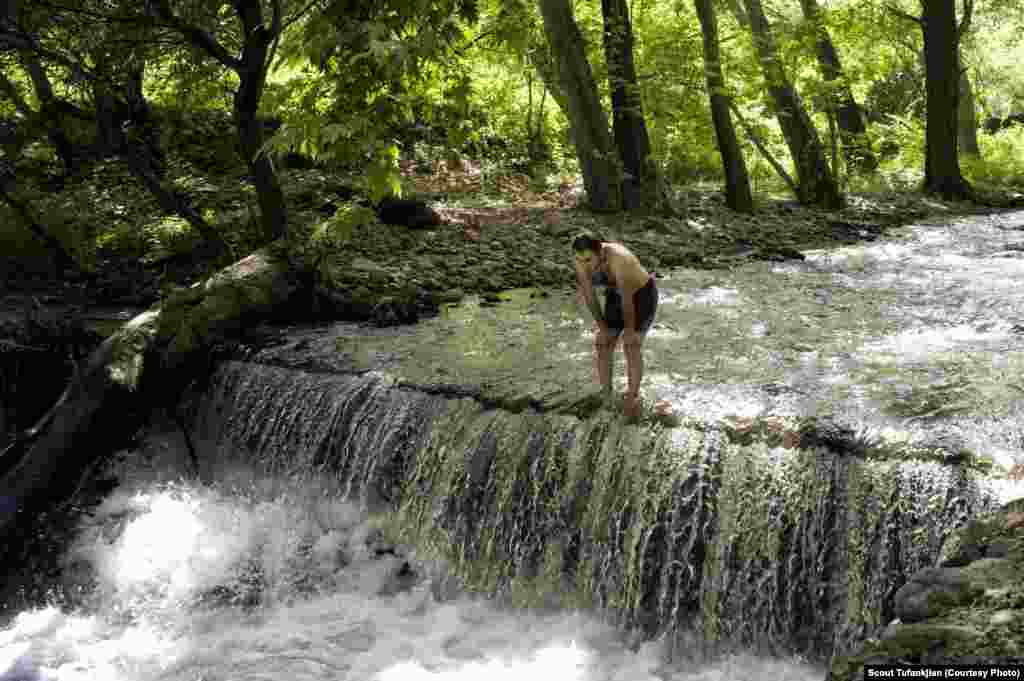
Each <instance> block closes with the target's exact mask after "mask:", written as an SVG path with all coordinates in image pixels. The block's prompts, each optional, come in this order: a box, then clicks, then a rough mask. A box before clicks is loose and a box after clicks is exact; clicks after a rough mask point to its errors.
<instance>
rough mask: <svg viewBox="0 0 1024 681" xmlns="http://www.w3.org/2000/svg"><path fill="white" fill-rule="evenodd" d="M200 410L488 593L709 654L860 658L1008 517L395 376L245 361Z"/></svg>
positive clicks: (242, 450) (910, 484)
mask: <svg viewBox="0 0 1024 681" xmlns="http://www.w3.org/2000/svg"><path fill="white" fill-rule="evenodd" d="M191 409H192V413H193V423H194V430H195V432H196V434H197V437H198V438H199V439H200V440H201V441H204V442H207V443H211V444H216V447H217V448H219V449H220V450H221V451H227V450H230V451H232V452H235V453H239V454H240V455H242V456H244V457H246V458H247V459H248V460H249V461H251V462H254V463H257V464H258V465H260V466H263V467H265V468H267V469H268V470H270V471H274V472H276V473H279V474H289V473H295V474H297V475H298V474H302V475H309V474H318V475H323V476H330V477H331V478H333V480H334V481H335V482H336V483H337V484H339V485H340V486H341V488H342V489H344V490H346V492H347V493H348V495H349V496H350V497H351V498H353V499H355V500H358V501H359V502H360V503H362V504H363V505H365V506H366V507H367V508H369V509H370V510H371V511H375V512H385V511H386V512H390V513H392V514H393V517H394V518H395V521H394V522H395V526H396V527H397V529H398V530H399V531H400V533H401V535H402V537H403V538H404V539H406V540H408V541H410V543H413V544H415V545H416V546H417V547H422V548H423V550H425V551H432V552H435V553H437V554H439V555H441V556H443V557H445V558H446V559H447V560H448V561H450V563H451V564H452V565H453V566H454V567H455V569H456V570H457V571H458V573H459V574H460V575H461V576H462V577H463V578H464V579H465V581H466V583H467V584H468V585H470V586H471V587H473V588H475V589H479V590H481V591H484V592H486V593H489V594H496V595H500V596H502V597H506V598H509V599H512V601H513V602H516V603H518V604H522V605H540V604H543V603H556V604H557V605H560V606H564V607H580V608H587V609H596V610H598V611H600V612H602V613H603V614H604V615H605V616H606V617H607V618H608V619H609V620H610V621H612V622H613V623H615V624H616V625H619V626H622V627H626V628H629V629H633V630H636V631H637V632H639V633H640V634H642V635H643V636H644V637H646V638H653V637H659V636H666V637H668V640H670V641H681V642H682V641H685V642H686V646H685V647H686V648H687V649H688V650H693V648H694V646H696V647H697V648H698V649H700V650H701V651H702V654H714V653H720V652H726V651H729V650H736V649H739V648H746V649H750V648H754V649H757V650H765V651H775V652H783V651H788V652H800V653H806V654H810V655H812V656H814V657H816V658H819V659H824V658H828V657H829V656H830V655H831V654H833V653H834V652H837V653H838V652H843V651H846V650H848V649H849V648H850V647H851V646H852V645H853V644H854V643H855V642H856V641H858V640H860V639H862V638H863V637H864V636H866V635H869V634H870V632H872V631H874V630H875V629H877V627H879V626H880V625H884V624H885V623H886V621H887V620H888V619H889V618H891V612H890V608H891V599H892V595H893V593H894V592H895V589H896V588H897V587H899V586H900V585H901V584H902V583H903V581H904V580H905V578H906V577H908V576H909V575H910V574H912V573H913V572H915V571H916V570H918V569H920V568H922V567H926V566H930V565H934V564H935V562H936V560H937V556H938V555H939V552H940V550H941V548H942V545H943V541H944V540H945V537H946V536H947V534H948V532H949V531H950V530H951V529H953V528H954V527H956V526H958V525H960V524H962V523H963V522H965V521H966V519H967V518H968V517H970V516H972V515H974V514H976V513H977V512H979V511H981V510H984V509H987V508H990V507H992V506H994V505H995V503H996V501H995V498H994V496H993V495H992V494H990V493H989V492H988V491H986V488H985V487H984V486H983V485H981V484H979V483H978V482H977V481H976V480H975V479H974V478H973V477H972V476H971V475H970V474H968V473H967V472H965V471H963V470H961V469H958V468H955V467H949V466H942V465H939V464H936V463H923V462H914V461H909V462H900V461H876V460H870V459H869V460H861V459H856V458H853V457H849V456H841V455H838V454H835V453H833V452H831V451H829V450H827V449H825V448H821V447H819V448H814V449H808V450H803V449H782V448H770V447H768V446H767V445H765V444H763V443H755V444H752V445H740V444H737V443H734V442H731V441H730V440H729V438H728V437H727V436H726V434H725V432H724V431H723V430H721V429H718V428H716V427H713V426H708V425H705V426H696V425H684V426H682V427H678V428H673V429H661V428H658V427H637V426H629V425H625V424H624V423H623V422H621V420H620V419H618V418H617V416H616V415H614V414H612V413H610V412H599V413H598V414H597V415H595V416H594V417H593V418H590V419H586V420H581V419H578V418H576V417H574V416H569V415H564V414H557V413H552V412H547V413H543V412H538V411H535V410H533V409H523V410H521V411H518V412H512V411H507V410H504V409H500V408H495V407H493V406H487V405H482V404H480V403H479V402H477V401H475V400H473V399H471V398H468V397H448V396H445V395H443V394H438V392H437V391H436V390H434V391H432V392H429V393H428V392H426V391H423V390H417V389H416V388H414V387H411V386H408V385H400V384H398V383H396V382H395V381H394V380H392V379H390V378H389V377H387V376H386V375H383V374H380V373H375V372H366V373H361V374H337V373H315V372H311V371H304V370H298V369H295V368H281V367H277V366H271V365H267V364H258V363H253V362H242V361H225V362H223V363H221V364H220V365H219V367H218V369H217V370H216V372H215V373H214V374H213V376H212V377H211V378H210V381H209V384H208V385H207V386H206V388H205V391H204V392H203V393H202V394H201V395H198V396H197V397H195V398H194V399H193V400H191ZM213 451H216V450H213ZM681 647H682V646H681Z"/></svg>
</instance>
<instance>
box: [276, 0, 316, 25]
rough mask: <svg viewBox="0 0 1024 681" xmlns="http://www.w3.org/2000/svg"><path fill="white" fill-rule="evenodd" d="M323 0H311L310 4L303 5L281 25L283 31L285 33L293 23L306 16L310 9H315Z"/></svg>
mask: <svg viewBox="0 0 1024 681" xmlns="http://www.w3.org/2000/svg"><path fill="white" fill-rule="evenodd" d="M321 2H322V0H311V1H310V3H309V4H308V5H306V6H305V7H303V8H302V9H301V10H299V11H298V12H296V13H295V14H293V15H292V16H290V17H288V20H287V21H285V22H284V25H283V26H281V32H282V33H283V32H284V31H287V30H288V29H289V28H290V27H291V25H292V24H294V23H295V22H296V21H298V20H299V19H301V18H302V17H304V16H305V15H306V13H307V12H309V10H311V9H313V7H315V6H316V5H319V4H320V3H321Z"/></svg>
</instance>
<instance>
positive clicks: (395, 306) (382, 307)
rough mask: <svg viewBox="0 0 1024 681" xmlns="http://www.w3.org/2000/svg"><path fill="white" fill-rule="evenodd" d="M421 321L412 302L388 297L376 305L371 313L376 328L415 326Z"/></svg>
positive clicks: (371, 319) (371, 320)
mask: <svg viewBox="0 0 1024 681" xmlns="http://www.w3.org/2000/svg"><path fill="white" fill-rule="evenodd" d="M418 320H419V311H418V309H417V307H416V304H415V303H414V302H413V301H411V300H400V299H398V298H394V297H392V296H386V297H384V298H381V300H380V301H379V302H378V303H376V304H375V305H374V306H373V308H372V310H371V312H370V322H371V323H372V324H373V325H374V326H381V327H385V326H399V325H401V324H415V323H416V322H417V321H418Z"/></svg>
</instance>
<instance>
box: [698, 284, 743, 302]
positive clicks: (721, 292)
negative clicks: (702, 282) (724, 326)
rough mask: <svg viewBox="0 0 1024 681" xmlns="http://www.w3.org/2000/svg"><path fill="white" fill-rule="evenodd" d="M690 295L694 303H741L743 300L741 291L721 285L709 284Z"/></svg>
mask: <svg viewBox="0 0 1024 681" xmlns="http://www.w3.org/2000/svg"><path fill="white" fill-rule="evenodd" d="M688 297H689V300H690V303H691V304H692V305H739V304H740V303H741V302H742V297H741V295H740V292H739V291H737V290H736V289H734V288H723V287H721V286H709V287H708V288H705V289H702V290H699V291H696V292H694V293H691V294H689V296H688Z"/></svg>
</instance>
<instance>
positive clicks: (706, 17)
mask: <svg viewBox="0 0 1024 681" xmlns="http://www.w3.org/2000/svg"><path fill="white" fill-rule="evenodd" d="M694 5H695V7H696V10H697V18H698V19H699V20H700V29H701V33H702V35H703V38H704V75H705V79H706V81H707V88H708V98H709V99H710V102H711V119H712V121H713V122H714V124H715V137H716V139H717V140H718V151H719V154H720V155H721V156H722V168H723V170H724V172H725V203H726V205H728V206H729V207H730V208H732V209H733V210H735V211H741V212H744V213H750V212H752V211H753V210H754V199H753V196H751V193H750V176H749V175H748V174H747V164H746V162H745V161H744V160H743V151H742V150H741V149H740V144H739V140H738V139H737V138H736V128H734V127H733V124H732V117H731V116H730V115H729V96H728V95H727V94H726V92H725V76H724V75H723V74H722V61H721V54H720V51H719V45H718V20H717V18H716V16H715V6H714V3H713V0H694Z"/></svg>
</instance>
